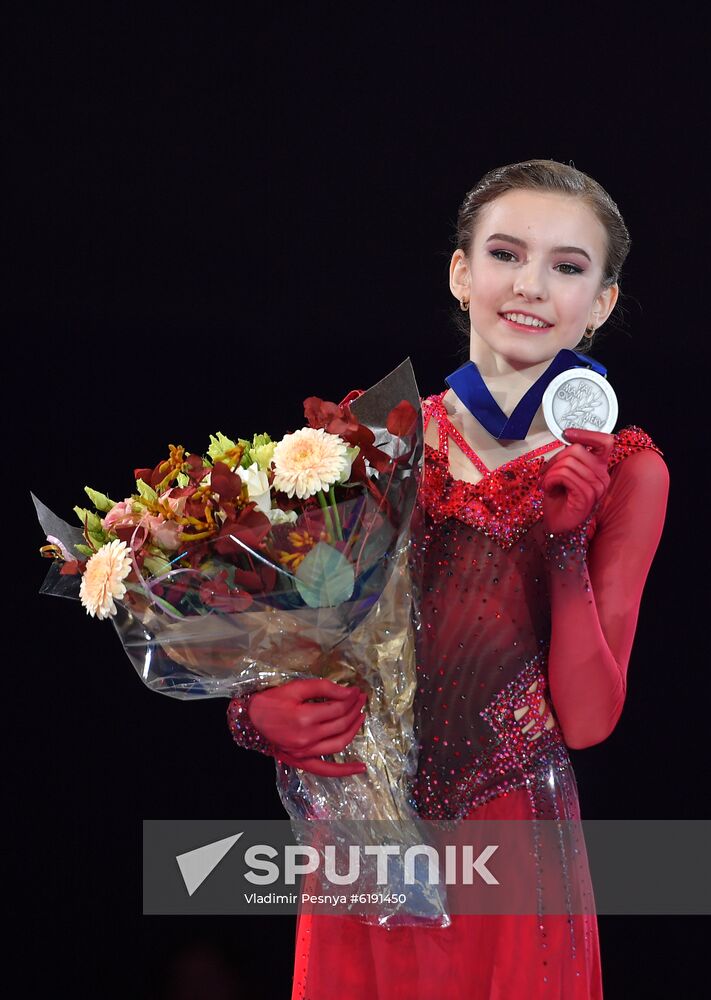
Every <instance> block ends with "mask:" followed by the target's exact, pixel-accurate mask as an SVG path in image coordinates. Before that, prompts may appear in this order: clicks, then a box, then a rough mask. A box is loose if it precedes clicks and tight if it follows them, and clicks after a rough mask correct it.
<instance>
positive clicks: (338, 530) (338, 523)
mask: <svg viewBox="0 0 711 1000" xmlns="http://www.w3.org/2000/svg"><path fill="white" fill-rule="evenodd" d="M328 495H329V497H330V499H331V504H332V505H333V516H334V518H335V520H336V533H337V534H338V540H339V541H340V542H342V541H343V529H342V528H341V517H340V515H339V513H338V504H337V503H336V491H335V490H334V488H333V483H331V488H330V489H329V491H328Z"/></svg>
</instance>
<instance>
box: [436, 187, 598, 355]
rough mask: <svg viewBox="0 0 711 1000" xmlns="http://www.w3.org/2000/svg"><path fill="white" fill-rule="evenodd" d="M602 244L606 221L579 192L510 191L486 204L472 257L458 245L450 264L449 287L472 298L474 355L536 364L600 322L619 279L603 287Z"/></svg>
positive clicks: (471, 318) (571, 345) (457, 293)
mask: <svg viewBox="0 0 711 1000" xmlns="http://www.w3.org/2000/svg"><path fill="white" fill-rule="evenodd" d="M606 246H607V234H606V232H605V229H604V227H603V226H602V224H601V223H600V222H599V221H598V219H597V216H596V215H595V213H594V212H593V211H592V210H591V209H590V208H588V206H587V205H586V204H584V203H583V202H582V201H581V200H580V199H578V198H575V197H571V196H569V195H564V194H553V193H548V192H541V191H508V192H507V193H506V194H504V195H501V196H500V197H498V198H496V199H495V200H494V201H492V202H489V204H487V205H485V206H484V208H483V209H482V212H481V215H480V216H479V220H478V222H477V225H476V227H475V230H474V234H473V241H472V249H471V255H470V259H469V260H467V258H466V257H465V256H464V253H463V251H461V250H456V251H455V253H454V255H453V256H452V262H451V265H450V287H451V289H452V293H453V294H454V295H456V297H457V298H458V299H459V300H461V299H462V298H465V299H468V300H469V316H470V321H471V357H472V359H473V360H474V361H475V362H478V361H486V360H487V358H488V357H489V358H490V357H491V354H492V353H494V354H496V355H499V356H501V357H502V358H504V359H506V360H507V361H508V362H510V363H514V364H516V365H518V366H521V365H523V366H525V365H531V364H536V363H538V362H543V361H547V360H549V359H551V358H553V357H555V355H556V354H557V353H558V351H559V350H561V349H562V348H564V347H567V348H574V347H575V346H576V345H577V344H578V343H579V342H580V340H581V338H582V336H583V334H584V333H585V328H586V327H587V326H594V327H595V329H597V328H598V327H599V326H602V324H603V323H604V322H605V320H606V319H607V317H608V316H609V314H610V313H611V312H612V309H613V307H614V305H615V302H616V301H617V295H618V288H617V285H613V286H612V287H610V288H607V289H604V290H601V288H600V284H601V281H602V269H603V264H604V260H605V250H606ZM515 314H518V318H517V319H516V318H515ZM523 317H527V318H528V319H529V321H530V319H531V318H534V319H535V320H539V321H543V323H544V326H540V325H539V324H536V325H534V326H527V325H522V323H521V321H522V319H523Z"/></svg>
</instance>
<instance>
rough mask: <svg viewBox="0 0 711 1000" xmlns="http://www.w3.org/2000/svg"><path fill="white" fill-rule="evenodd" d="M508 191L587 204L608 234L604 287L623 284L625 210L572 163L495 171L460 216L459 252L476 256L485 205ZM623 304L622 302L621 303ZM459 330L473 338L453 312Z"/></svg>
mask: <svg viewBox="0 0 711 1000" xmlns="http://www.w3.org/2000/svg"><path fill="white" fill-rule="evenodd" d="M507 191H545V192H553V193H555V194H567V195H570V196H571V197H573V198H580V200H581V201H583V202H585V204H586V205H588V206H589V207H590V208H591V209H592V211H593V212H594V213H595V215H596V216H597V218H598V219H599V220H600V222H601V223H602V225H603V226H604V227H605V231H606V232H607V252H606V255H605V263H604V266H603V269H602V288H609V287H610V285H614V284H615V282H618V281H619V276H620V271H621V270H622V265H623V264H624V262H625V260H626V258H627V254H628V253H629V250H630V244H631V241H630V234H629V233H628V231H627V226H626V225H625V223H624V220H623V218H622V216H621V215H620V210H619V209H618V207H617V205H616V204H615V203H614V201H613V200H612V198H611V197H610V196H609V194H608V193H607V191H606V190H605V189H604V188H603V187H602V185H600V184H598V182H597V181H596V180H593V178H592V177H589V176H588V175H587V174H584V173H583V172H582V170H577V169H576V168H575V167H574V166H573V164H572V161H571V164H570V166H568V165H567V164H566V163H558V162H557V161H556V160H525V161H524V162H523V163H509V164H508V166H505V167H496V168H495V169H494V170H490V171H489V172H488V173H487V174H484V176H483V177H482V178H481V180H480V181H479V182H478V183H477V184H476V185H475V186H474V187H473V188H472V189H471V191H468V192H467V194H466V196H465V198H464V201H463V202H462V204H461V205H460V206H459V212H458V213H457V227H456V231H455V234H454V248H453V249H455V250H456V249H457V248H461V249H462V250H463V251H464V253H465V254H466V255H467V257H470V256H471V248H472V241H473V236H474V228H475V226H476V224H477V222H478V221H479V215H480V213H481V210H482V208H483V207H484V205H487V204H488V203H489V202H491V201H494V199H495V198H498V197H499V196H500V195H502V194H506V192H507ZM618 302H619V299H618ZM452 318H453V319H454V321H455V323H456V325H457V327H458V328H459V329H460V330H461V331H462V333H464V334H465V335H466V338H467V357H468V356H469V353H468V343H469V336H470V328H469V317H468V315H467V313H463V312H462V311H461V310H460V309H458V308H456V307H455V309H454V310H453V312H452ZM596 337H597V334H596V335H595V337H583V338H582V340H581V341H580V343H579V344H578V345H577V347H576V348H575V349H576V350H577V351H582V352H587V351H589V349H590V346H591V344H592V341H593V340H594V339H596Z"/></svg>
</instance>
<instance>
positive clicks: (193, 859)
mask: <svg viewBox="0 0 711 1000" xmlns="http://www.w3.org/2000/svg"><path fill="white" fill-rule="evenodd" d="M241 836H242V834H241V833H236V834H235V835H234V837H225V839H224V840H216V841H215V842H214V843H212V844H205V846H204V847H196V848H195V850H194V851H187V852H186V853H185V854H178V855H176V858H175V860H176V861H177V862H178V867H179V868H180V874H181V875H182V876H183V882H185V888H186V889H187V890H188V896H192V894H193V893H194V892H195V890H196V889H199V888H200V886H201V885H202V883H203V882H204V881H205V879H206V878H207V876H208V875H209V874H210V872H211V871H212V870H213V869H214V868H217V866H218V865H219V863H220V862H221V861H222V859H223V858H224V856H225V855H226V854H227V852H228V851H229V850H230V849H231V848H232V847H234V845H235V844H236V843H237V841H238V840H239V838H240V837H241Z"/></svg>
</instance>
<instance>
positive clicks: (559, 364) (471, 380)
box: [444, 348, 607, 441]
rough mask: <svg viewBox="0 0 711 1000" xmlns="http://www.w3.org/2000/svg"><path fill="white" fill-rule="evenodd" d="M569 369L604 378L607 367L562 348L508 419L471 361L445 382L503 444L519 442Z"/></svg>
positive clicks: (585, 356)
mask: <svg viewBox="0 0 711 1000" xmlns="http://www.w3.org/2000/svg"><path fill="white" fill-rule="evenodd" d="M568 368H592V370H593V371H594V372H597V373H598V374H599V375H603V376H606V375H607V368H605V366H604V365H601V364H600V362H599V361H596V360H595V359H594V358H591V357H590V356H589V355H587V354H581V353H580V352H579V351H572V350H569V349H568V348H563V349H562V350H560V351H558V353H557V354H556V356H555V357H554V358H553V360H552V361H551V363H550V364H549V365H548V367H547V368H546V370H545V371H544V372H543V374H542V375H540V376H539V377H538V379H537V380H536V381H535V382H534V383H533V385H532V386H531V388H530V389H528V390H527V391H526V393H525V394H524V396H523V397H522V398H521V399H520V400H519V401H518V403H517V404H516V406H515V408H514V410H513V412H512V414H511V416H510V417H507V416H506V414H505V413H504V411H503V410H502V409H501V407H500V406H499V404H498V403H497V402H496V400H495V399H494V397H493V396H492V395H491V393H490V392H489V390H488V388H487V386H486V382H485V381H484V379H483V378H482V376H481V372H480V371H479V369H478V368H477V366H476V365H475V364H474V362H473V361H467V362H465V363H464V364H463V365H462V366H461V367H460V368H457V370H456V371H455V372H452V374H451V375H448V376H447V378H446V379H445V380H444V381H445V382H446V383H447V385H448V386H449V388H450V389H453V390H454V392H456V394H457V396H458V397H459V399H461V401H462V402H463V403H464V405H465V406H466V408H467V409H468V410H469V412H470V413H471V414H472V416H473V417H476V419H477V420H478V421H479V423H480V424H481V425H482V427H485V428H486V430H487V431H488V432H489V434H491V435H492V436H493V437H495V438H497V439H500V438H503V439H504V440H505V441H520V440H523V439H524V438H525V437H526V435H527V434H528V429H529V427H530V426H531V423H532V421H533V418H534V416H535V415H536V412H537V410H538V408H539V406H540V405H541V400H542V399H543V393H544V392H545V391H546V389H547V388H548V385H549V384H550V383H551V382H552V381H553V379H554V378H555V377H556V375H560V373H561V372H564V371H566V369H568Z"/></svg>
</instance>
